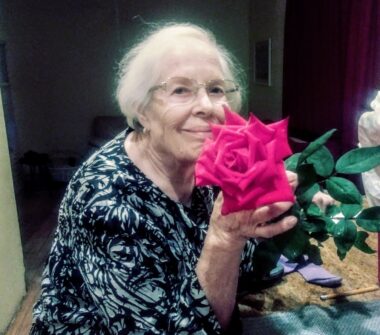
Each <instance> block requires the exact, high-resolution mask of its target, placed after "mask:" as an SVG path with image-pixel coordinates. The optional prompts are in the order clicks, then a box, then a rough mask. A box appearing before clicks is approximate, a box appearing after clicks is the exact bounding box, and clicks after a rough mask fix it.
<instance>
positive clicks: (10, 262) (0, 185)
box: [0, 99, 25, 334]
mask: <svg viewBox="0 0 380 335" xmlns="http://www.w3.org/2000/svg"><path fill="white" fill-rule="evenodd" d="M0 189H1V192H0V213H1V215H0V334H2V332H3V331H4V330H5V328H6V327H7V326H8V324H9V322H10V321H11V319H12V317H13V314H14V312H15V310H16V308H17V306H18V304H19V303H20V301H21V299H22V297H23V295H24V294H25V281H24V263H23V258H22V249H21V240H20V231H19V224H18V218H17V210H16V202H15V196H14V191H13V184H12V174H11V167H10V159H9V153H8V143H7V138H6V133H5V122H4V113H3V105H2V102H1V99H0Z"/></svg>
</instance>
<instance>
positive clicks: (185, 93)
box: [166, 77, 196, 103]
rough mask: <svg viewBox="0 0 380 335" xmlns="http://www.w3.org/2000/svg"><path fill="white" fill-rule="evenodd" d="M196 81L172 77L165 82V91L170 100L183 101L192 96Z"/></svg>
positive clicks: (190, 98) (188, 99)
mask: <svg viewBox="0 0 380 335" xmlns="http://www.w3.org/2000/svg"><path fill="white" fill-rule="evenodd" d="M195 91H196V83H195V82H194V81H192V80H191V79H189V78H185V77H173V78H170V79H168V81H167V82H166V93H167V94H168V97H169V99H170V101H172V102H174V103H185V102H188V101H190V100H192V99H193V98H194V92H195Z"/></svg>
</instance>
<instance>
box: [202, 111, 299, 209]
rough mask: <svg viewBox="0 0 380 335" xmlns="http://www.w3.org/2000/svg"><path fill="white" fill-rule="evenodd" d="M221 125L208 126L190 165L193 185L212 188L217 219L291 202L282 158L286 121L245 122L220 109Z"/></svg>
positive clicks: (286, 148) (286, 152)
mask: <svg viewBox="0 0 380 335" xmlns="http://www.w3.org/2000/svg"><path fill="white" fill-rule="evenodd" d="M224 112H225V124H224V125H212V124H211V129H212V135H213V136H212V137H213V138H212V139H208V140H206V141H205V144H204V147H203V150H202V153H201V155H200V157H199V159H198V161H197V163H196V166H195V177H196V178H195V179H196V185H207V184H210V185H218V186H220V187H221V188H222V191H223V195H224V202H223V206H222V214H227V213H230V212H235V211H239V210H243V209H255V208H257V207H260V206H263V205H268V204H271V203H273V202H278V201H294V194H293V191H292V188H291V187H290V185H289V183H288V180H287V176H286V172H285V166H284V163H283V161H282V159H283V158H285V157H286V156H289V155H290V154H291V150H290V147H289V144H288V141H287V127H288V119H285V120H281V121H279V122H275V123H272V124H270V125H265V124H264V123H262V122H261V121H260V120H259V119H258V118H256V117H255V116H254V115H250V117H249V120H248V121H245V120H244V119H243V118H242V117H241V116H239V115H238V114H236V113H233V112H232V111H230V110H229V109H228V108H224Z"/></svg>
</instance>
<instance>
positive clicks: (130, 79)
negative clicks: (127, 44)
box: [116, 23, 243, 131]
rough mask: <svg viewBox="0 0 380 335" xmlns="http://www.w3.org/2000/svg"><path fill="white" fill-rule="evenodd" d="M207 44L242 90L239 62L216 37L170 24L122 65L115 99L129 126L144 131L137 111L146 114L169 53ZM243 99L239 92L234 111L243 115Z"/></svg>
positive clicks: (191, 27)
mask: <svg viewBox="0 0 380 335" xmlns="http://www.w3.org/2000/svg"><path fill="white" fill-rule="evenodd" d="M183 40H186V43H199V42H204V43H207V44H209V45H210V46H211V47H212V48H215V51H216V54H217V57H218V60H219V63H220V66H221V69H222V72H223V75H224V76H225V78H227V79H232V80H234V81H235V82H237V83H238V85H239V86H240V87H242V86H243V80H242V78H241V74H242V71H240V69H239V67H238V65H237V62H236V61H235V60H234V59H233V57H232V55H231V54H230V53H229V52H228V51H227V50H226V49H225V48H224V47H222V46H221V45H219V44H218V43H217V42H216V40H215V37H214V35H213V34H212V33H211V32H209V31H208V30H205V29H203V28H201V27H199V26H196V25H193V24H189V23H184V24H168V25H166V26H164V27H162V28H159V29H156V30H154V31H153V32H152V33H151V34H150V35H148V37H147V38H145V39H144V40H142V41H141V42H140V43H138V44H137V45H135V46H134V47H133V48H132V49H131V50H130V51H129V52H127V53H126V54H125V55H124V57H123V59H122V60H121V62H120V63H119V76H118V86H117V90H116V99H117V101H118V104H119V107H120V110H121V112H122V113H123V114H124V115H125V116H126V118H127V122H128V125H129V126H130V127H132V128H135V129H136V130H138V131H141V130H142V127H141V125H140V123H139V122H138V119H137V111H138V110H139V109H140V110H144V109H145V108H146V107H147V105H148V104H149V101H150V94H149V89H150V88H151V87H152V86H154V85H156V84H157V81H158V80H159V78H160V71H161V68H160V64H161V60H162V58H163V57H164V56H165V55H166V54H167V52H168V51H169V50H170V49H172V48H173V46H175V45H176V43H177V42H179V41H181V42H183ZM241 104H242V96H241V94H240V92H239V94H238V97H237V99H236V101H234V102H232V103H231V104H230V105H231V108H232V109H234V110H235V111H237V112H238V111H240V108H241Z"/></svg>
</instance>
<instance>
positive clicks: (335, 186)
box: [326, 177, 362, 205]
mask: <svg viewBox="0 0 380 335" xmlns="http://www.w3.org/2000/svg"><path fill="white" fill-rule="evenodd" d="M326 188H327V191H328V192H329V194H330V195H331V196H332V197H333V198H334V199H335V200H338V201H340V202H342V203H346V204H359V205H361V204H362V195H361V194H360V192H359V190H358V189H357V187H356V186H355V184H354V183H352V182H351V181H349V180H347V179H345V178H341V177H330V178H328V179H327V180H326Z"/></svg>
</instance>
